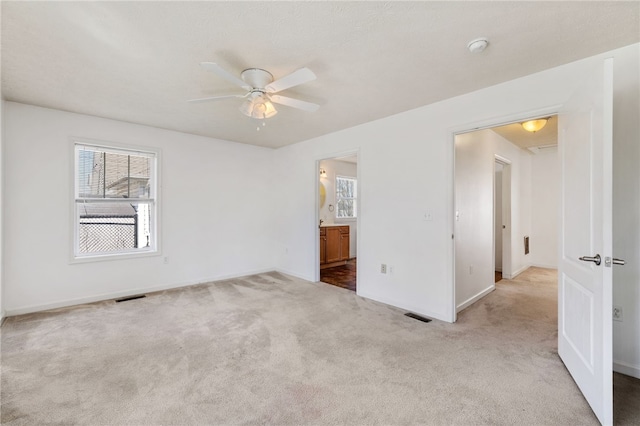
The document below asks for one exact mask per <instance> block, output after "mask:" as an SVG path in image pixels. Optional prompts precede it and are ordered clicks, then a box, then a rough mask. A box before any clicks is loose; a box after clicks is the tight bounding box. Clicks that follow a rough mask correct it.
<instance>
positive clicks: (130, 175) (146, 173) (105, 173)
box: [75, 145, 156, 256]
mask: <svg viewBox="0 0 640 426" xmlns="http://www.w3.org/2000/svg"><path fill="white" fill-rule="evenodd" d="M155 161H156V158H155V154H153V153H141V152H133V151H132V152H128V151H124V150H112V149H109V148H105V147H98V146H88V145H76V199H75V204H76V218H77V226H76V239H75V241H76V255H77V256H82V255H90V254H109V253H126V252H135V251H137V250H138V249H146V250H149V249H151V248H152V247H153V246H155V243H154V241H153V235H152V229H153V228H152V223H151V221H152V217H153V216H154V212H155V200H154V198H153V197H154V194H155V188H153V185H155V183H154V179H153V173H154V169H155Z"/></svg>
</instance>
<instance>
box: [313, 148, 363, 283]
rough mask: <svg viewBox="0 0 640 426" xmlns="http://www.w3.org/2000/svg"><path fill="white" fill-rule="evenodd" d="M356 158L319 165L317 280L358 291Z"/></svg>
mask: <svg viewBox="0 0 640 426" xmlns="http://www.w3.org/2000/svg"><path fill="white" fill-rule="evenodd" d="M358 207H359V206H358V156H357V154H350V155H345V156H339V157H333V158H328V159H323V160H320V161H319V162H318V218H319V220H318V228H319V231H318V235H319V249H318V253H319V258H318V267H319V271H320V274H319V277H320V281H321V282H323V283H326V284H331V285H334V286H337V287H341V288H344V289H347V290H351V291H356V289H357V252H358V247H357V233H358V229H357V228H358V226H357V223H358V220H357V219H358V212H359V208H358Z"/></svg>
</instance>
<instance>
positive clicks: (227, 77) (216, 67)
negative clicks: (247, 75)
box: [200, 62, 252, 90]
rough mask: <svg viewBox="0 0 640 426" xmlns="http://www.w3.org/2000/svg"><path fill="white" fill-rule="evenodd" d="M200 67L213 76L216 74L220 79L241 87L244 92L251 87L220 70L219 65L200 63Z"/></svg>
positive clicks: (222, 69) (227, 72)
mask: <svg viewBox="0 0 640 426" xmlns="http://www.w3.org/2000/svg"><path fill="white" fill-rule="evenodd" d="M200 66H201V67H202V68H204V69H206V70H207V71H211V72H212V73H214V74H218V75H219V76H220V77H222V78H224V79H225V80H227V81H229V82H231V83H233V84H235V85H237V86H240V87H242V88H243V89H245V90H251V89H252V87H251V86H250V85H248V84H247V83H246V82H244V81H242V80H241V79H240V78H238V77H236V76H235V75H233V74H231V73H230V72H229V71H227V70H225V69H224V68H222V67H221V66H220V65H218V64H216V63H213V62H200Z"/></svg>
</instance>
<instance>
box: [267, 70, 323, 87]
mask: <svg viewBox="0 0 640 426" xmlns="http://www.w3.org/2000/svg"><path fill="white" fill-rule="evenodd" d="M315 79H316V75H315V74H314V73H313V71H311V70H310V69H309V68H300V69H299V70H298V71H294V72H292V73H291V74H289V75H285V76H284V77H282V78H279V79H277V80H276V81H273V82H271V83H269V84H267V87H265V90H266V91H267V92H268V93H276V92H280V91H282V90H284V89H288V88H289V87H293V86H297V85H298V84H302V83H306V82H308V81H312V80H315Z"/></svg>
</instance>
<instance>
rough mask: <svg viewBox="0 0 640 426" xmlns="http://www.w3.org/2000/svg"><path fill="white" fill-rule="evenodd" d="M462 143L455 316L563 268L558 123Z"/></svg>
mask: <svg viewBox="0 0 640 426" xmlns="http://www.w3.org/2000/svg"><path fill="white" fill-rule="evenodd" d="M544 119H545V127H543V128H541V129H537V130H536V131H535V132H531V131H526V130H525V129H524V127H523V126H522V124H521V122H517V123H513V124H508V125H503V126H498V127H493V128H487V129H482V130H475V131H472V132H468V133H462V134H458V135H456V137H455V224H454V225H455V236H456V243H455V265H456V269H455V295H456V298H455V302H456V312H460V311H462V310H463V309H465V308H467V307H469V306H471V305H472V304H473V303H475V302H477V301H478V300H480V299H481V298H483V297H485V296H486V295H488V294H489V293H491V292H492V291H494V290H495V288H496V282H501V283H502V284H508V282H509V281H500V280H502V279H505V280H510V279H513V278H515V277H517V276H518V275H519V274H521V273H522V272H524V271H525V270H527V269H528V268H529V267H531V266H535V267H540V268H547V269H556V268H557V253H558V250H557V244H558V234H557V232H558V231H557V229H558V227H557V219H558V217H557V212H558V198H559V193H558V188H559V169H558V166H557V163H558V160H557V140H558V139H557V117H556V116H555V115H552V116H549V117H544Z"/></svg>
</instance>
